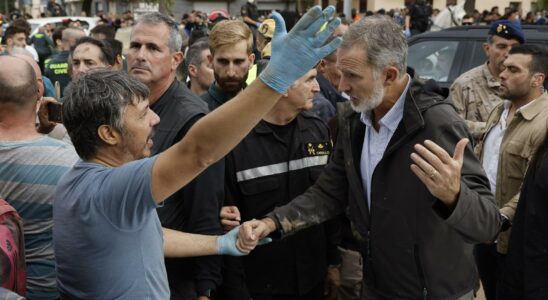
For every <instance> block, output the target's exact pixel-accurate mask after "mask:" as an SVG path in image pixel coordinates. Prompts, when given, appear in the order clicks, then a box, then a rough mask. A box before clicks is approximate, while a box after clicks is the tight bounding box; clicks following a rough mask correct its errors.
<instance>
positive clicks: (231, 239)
mask: <svg viewBox="0 0 548 300" xmlns="http://www.w3.org/2000/svg"><path fill="white" fill-rule="evenodd" d="M240 221H241V218H240V211H239V210H238V208H237V207H236V206H225V207H223V208H222V209H221V224H222V225H223V228H224V230H225V231H227V233H226V234H224V235H222V236H220V237H219V238H218V239H217V253H218V254H219V255H232V256H243V255H247V254H249V252H251V250H253V249H255V247H256V246H257V245H264V244H268V243H270V242H272V239H271V238H269V237H267V236H268V235H269V234H270V233H271V232H273V231H275V230H276V224H275V223H274V221H272V220H271V219H269V218H265V219H263V220H255V219H253V220H250V221H247V222H244V223H243V224H242V225H240Z"/></svg>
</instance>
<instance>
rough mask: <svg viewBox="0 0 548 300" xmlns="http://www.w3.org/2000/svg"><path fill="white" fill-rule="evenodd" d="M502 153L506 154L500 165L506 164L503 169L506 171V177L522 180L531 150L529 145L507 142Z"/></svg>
mask: <svg viewBox="0 0 548 300" xmlns="http://www.w3.org/2000/svg"><path fill="white" fill-rule="evenodd" d="M504 151H505V152H506V153H508V156H507V158H506V160H505V161H502V163H504V164H506V166H505V167H504V169H506V170H507V174H506V176H508V177H509V178H514V179H519V180H523V177H524V176H525V171H526V168H527V164H528V163H529V159H530V157H531V155H532V151H533V150H532V149H531V147H529V145H523V144H518V143H517V142H509V143H508V145H507V146H506V147H505V149H504Z"/></svg>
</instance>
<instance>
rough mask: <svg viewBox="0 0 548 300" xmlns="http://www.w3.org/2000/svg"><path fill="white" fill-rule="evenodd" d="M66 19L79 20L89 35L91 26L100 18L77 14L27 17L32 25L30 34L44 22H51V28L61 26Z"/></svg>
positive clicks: (36, 30)
mask: <svg viewBox="0 0 548 300" xmlns="http://www.w3.org/2000/svg"><path fill="white" fill-rule="evenodd" d="M67 19H70V20H72V21H78V22H80V24H81V26H82V28H83V29H84V31H85V32H86V35H89V31H90V30H92V29H93V27H95V26H96V25H97V22H98V21H99V20H100V19H99V18H95V17H77V16H66V17H51V18H39V19H29V20H27V21H28V22H29V23H30V26H31V27H32V30H31V32H30V36H33V35H34V34H36V33H37V32H38V28H40V27H42V26H44V25H46V24H52V25H53V26H52V27H53V29H55V28H57V27H61V26H63V22H64V21H66V20H67Z"/></svg>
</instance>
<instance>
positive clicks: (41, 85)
mask: <svg viewBox="0 0 548 300" xmlns="http://www.w3.org/2000/svg"><path fill="white" fill-rule="evenodd" d="M37 82H38V100H40V99H41V98H42V96H44V80H43V79H42V78H38V80H37Z"/></svg>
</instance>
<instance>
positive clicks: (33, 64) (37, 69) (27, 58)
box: [11, 49, 42, 79]
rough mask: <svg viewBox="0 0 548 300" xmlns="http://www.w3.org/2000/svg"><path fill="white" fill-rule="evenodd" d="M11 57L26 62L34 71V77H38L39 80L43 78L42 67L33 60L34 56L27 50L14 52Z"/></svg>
mask: <svg viewBox="0 0 548 300" xmlns="http://www.w3.org/2000/svg"><path fill="white" fill-rule="evenodd" d="M24 52H26V53H24ZM11 56H13V57H17V58H20V59H22V60H24V61H26V62H27V63H28V64H29V65H30V66H31V67H32V69H33V70H34V75H36V78H37V79H40V78H42V71H41V70H40V66H39V65H38V64H37V63H36V61H35V60H34V58H32V54H30V52H28V51H27V50H25V49H17V51H16V52H12V54H11Z"/></svg>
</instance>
